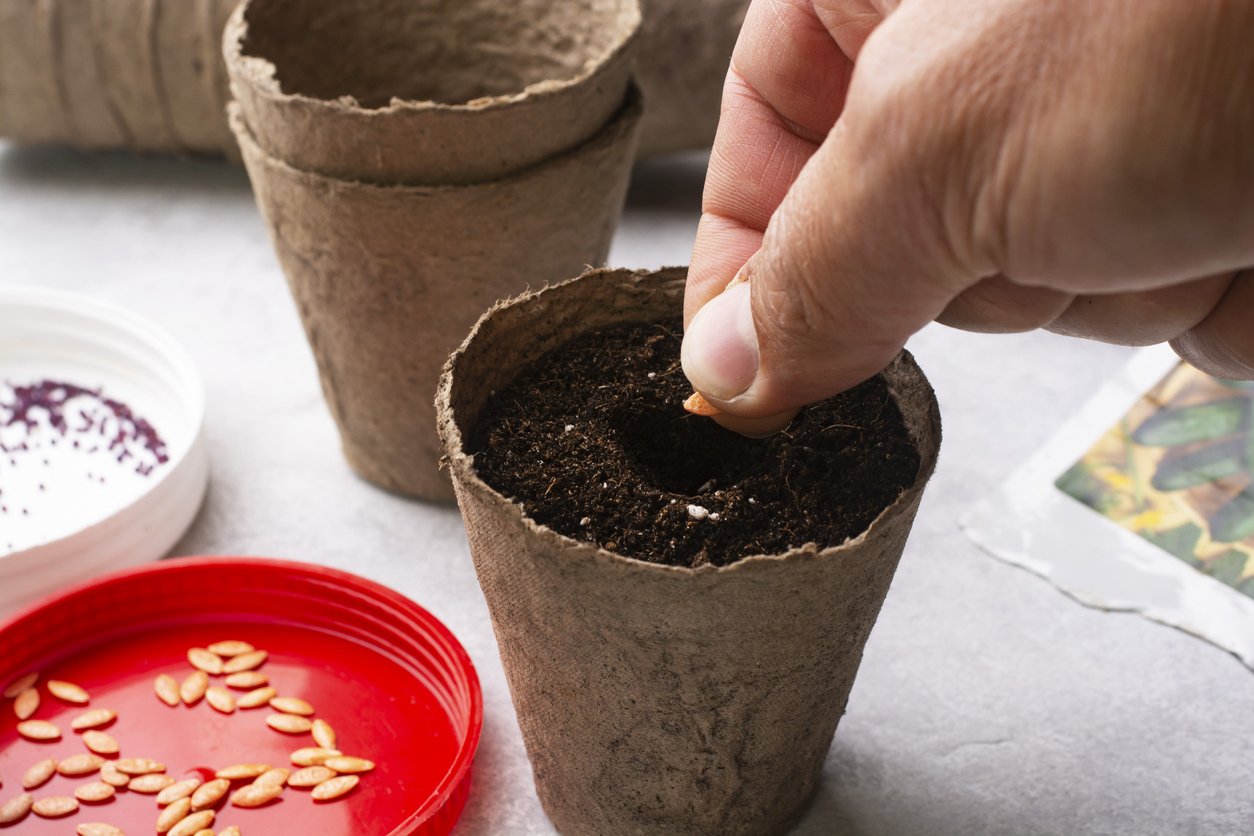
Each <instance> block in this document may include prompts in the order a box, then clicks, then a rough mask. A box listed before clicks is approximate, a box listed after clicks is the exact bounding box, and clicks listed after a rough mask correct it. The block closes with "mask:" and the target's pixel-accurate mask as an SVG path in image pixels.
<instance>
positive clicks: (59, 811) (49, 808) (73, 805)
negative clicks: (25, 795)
mask: <svg viewBox="0 0 1254 836" xmlns="http://www.w3.org/2000/svg"><path fill="white" fill-rule="evenodd" d="M31 809H32V810H34V811H35V815H37V816H40V817H42V818H45V819H59V818H61V817H62V816H68V815H70V814H71V813H76V812H78V799H75V798H70V797H69V796H68V795H53V796H49V797H47V798H41V799H39V800H38V801H36V802H35V803H34V804H32V805H31Z"/></svg>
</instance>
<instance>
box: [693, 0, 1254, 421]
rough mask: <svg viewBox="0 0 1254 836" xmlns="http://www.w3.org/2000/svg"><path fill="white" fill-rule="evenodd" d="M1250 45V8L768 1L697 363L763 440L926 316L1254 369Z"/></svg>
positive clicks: (696, 264)
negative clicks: (1168, 350) (1167, 350)
mask: <svg viewBox="0 0 1254 836" xmlns="http://www.w3.org/2000/svg"><path fill="white" fill-rule="evenodd" d="M1251 32H1254V3H1249V2H1240V0H1103V2H1092V0H1053V1H1051V2H1040V0H905V2H902V3H900V7H898V2H897V0H754V2H753V4H752V6H751V7H750V9H749V13H748V15H747V17H746V20H745V24H744V28H743V30H742V32H741V36H740V40H739V42H738V44H737V46H736V50H735V53H734V56H733V58H732V67H731V70H730V72H729V74H728V78H727V84H726V88H725V90H724V97H723V114H722V120H721V122H720V124H719V130H718V136H717V138H716V139H715V142H714V148H713V151H712V154H711V159H710V170H709V174H708V177H707V180H706V190H705V197H704V201H703V204H704V205H703V216H702V219H701V224H700V228H699V230H698V233H697V240H696V245H695V248H694V251H693V256H692V266H691V268H690V271H689V278H688V287H687V294H686V298H685V312H684V313H685V325H686V333H685V338H684V345H683V365H684V371H685V373H686V374H687V375H688V377H689V379H690V380H691V381H692V383H693V384H694V386H695V387H696V389H697V390H698V391H699V392H701V393H702V394H703V395H704V396H705V397H706V399H707V400H708V401H710V402H711V403H712V404H713V405H714V406H716V407H717V408H718V409H719V410H721V411H722V413H723V414H721V415H719V416H717V419H718V420H719V421H720V422H721V423H723V424H724V425H725V426H728V427H730V428H732V429H736V430H739V431H741V432H746V433H749V434H765V433H769V432H773V431H775V430H778V429H780V428H781V427H782V426H783V425H784V424H786V423H787V421H788V420H789V418H791V416H792V415H793V414H795V412H796V409H797V408H799V407H800V406H801V405H803V404H806V403H810V402H813V401H817V400H820V399H822V398H825V397H828V396H830V395H832V394H835V393H837V392H839V391H842V390H843V389H846V388H848V387H850V386H853V385H855V384H857V383H858V382H860V381H862V380H864V379H866V378H867V377H870V376H871V375H873V374H875V373H876V372H878V371H879V370H880V369H882V368H883V367H885V366H886V365H888V363H889V362H891V361H892V359H893V357H895V356H896V354H897V353H898V352H899V351H900V349H901V347H902V346H903V345H904V344H905V342H906V340H907V339H908V338H909V337H910V335H911V334H913V333H914V332H915V331H917V330H918V329H920V328H921V327H923V326H924V325H925V324H927V323H928V322H930V321H932V320H933V319H936V320H938V321H940V322H942V323H945V324H947V325H952V326H955V327H959V328H964V329H967V330H972V331H986V332H1012V331H1025V330H1031V329H1034V328H1040V327H1046V328H1049V329H1050V330H1053V331H1056V332H1059V333H1063V334H1072V335H1075V336H1083V337H1090V338H1093V339H1099V340H1104V341H1107V342H1114V343H1121V344H1127V345H1146V344H1151V343H1157V342H1162V341H1165V340H1170V341H1171V343H1172V345H1173V347H1174V348H1175V349H1176V351H1177V352H1178V353H1179V354H1180V355H1181V356H1182V357H1184V358H1185V359H1187V360H1189V361H1190V362H1192V363H1193V364H1194V365H1196V366H1198V367H1199V368H1201V369H1203V370H1204V371H1208V372H1210V373H1212V374H1216V375H1219V376H1222V377H1237V378H1241V377H1250V376H1251V374H1252V373H1254V270H1250V269H1244V268H1249V267H1250V266H1251V265H1254V48H1252V47H1251V45H1250V44H1251V41H1250V33H1251ZM855 67H856V71H855ZM742 267H743V270H742ZM1243 270H1244V271H1243ZM738 274H740V275H742V276H743V277H745V278H748V281H747V282H744V283H739V284H735V285H734V286H732V287H730V288H728V289H727V290H726V292H724V288H725V287H727V285H728V282H729V280H731V279H732V278H733V276H736V275H738Z"/></svg>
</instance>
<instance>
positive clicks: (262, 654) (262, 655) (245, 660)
mask: <svg viewBox="0 0 1254 836" xmlns="http://www.w3.org/2000/svg"><path fill="white" fill-rule="evenodd" d="M269 655H270V654H268V653H266V651H264V650H250V651H249V652H247V653H241V654H240V655H238V656H235V657H233V658H231V659H228V660H226V663H225V664H224V665H223V666H222V670H223V672H224V673H239V672H240V671H251V670H253V669H254V668H259V667H261V665H262V663H264V662H265V661H266V657H267V656H269Z"/></svg>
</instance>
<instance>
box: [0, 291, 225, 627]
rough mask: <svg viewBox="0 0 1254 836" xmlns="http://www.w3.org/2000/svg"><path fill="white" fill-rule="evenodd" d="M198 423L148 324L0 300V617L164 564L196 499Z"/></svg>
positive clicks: (180, 359) (194, 377)
mask: <svg viewBox="0 0 1254 836" xmlns="http://www.w3.org/2000/svg"><path fill="white" fill-rule="evenodd" d="M204 411H205V406H204V386H203V384H202V383H201V381H200V376H199V374H198V373H197V371H196V369H195V366H194V365H193V363H192V361H191V358H190V357H189V356H188V355H187V353H186V351H184V350H183V348H182V347H181V346H179V345H178V344H177V343H176V342H175V341H174V340H173V339H172V338H171V337H170V336H169V335H167V334H166V333H165V332H164V331H162V330H160V329H159V328H157V327H156V326H154V325H152V324H151V323H149V322H148V321H146V320H144V319H142V318H140V317H138V316H136V315H135V314H133V313H130V312H129V311H126V310H124V309H122V308H119V307H116V306H114V305H111V304H107V303H104V302H101V301H98V300H95V299H92V298H90V297H87V296H83V295H79V294H72V293H66V292H62V291H52V290H45V289H34V288H0V614H3V613H7V612H10V611H12V610H14V609H16V608H17V607H19V606H23V605H25V604H28V603H31V602H33V601H34V600H35V599H37V598H39V597H41V596H43V595H46V594H49V593H52V592H55V591H57V590H58V589H60V588H61V587H63V586H65V585H67V584H70V583H74V582H77V581H81V580H84V579H86V578H89V577H92V576H94V575H98V574H103V573H105V572H111V571H113V570H115V569H120V568H122V567H125V566H131V565H134V564H138V563H142V562H145V561H149V560H154V559H156V558H159V557H161V556H163V555H164V554H165V553H166V552H167V551H169V549H170V548H171V547H172V546H173V545H174V544H175V543H176V542H178V539H179V538H180V537H181V536H182V535H183V533H184V532H185V531H186V530H187V528H188V527H189V526H190V525H191V523H192V520H193V519H194V518H195V516H196V511H197V509H198V508H199V507H200V503H201V501H202V500H203V498H204V493H205V486H206V484H207V481H208V463H207V456H206V453H205V443H204V438H203V425H204Z"/></svg>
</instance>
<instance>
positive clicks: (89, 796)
mask: <svg viewBox="0 0 1254 836" xmlns="http://www.w3.org/2000/svg"><path fill="white" fill-rule="evenodd" d="M116 792H117V790H116V789H114V788H113V787H111V786H109V785H108V784H106V783H105V782H104V781H92V782H91V783H90V784H83V785H82V786H81V787H78V788H77V789H75V790H74V797H75V798H77V799H78V800H79V801H83V802H86V803H88V804H100V803H101V802H103V801H108V800H109V799H110V798H113V795H114V793H116Z"/></svg>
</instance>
